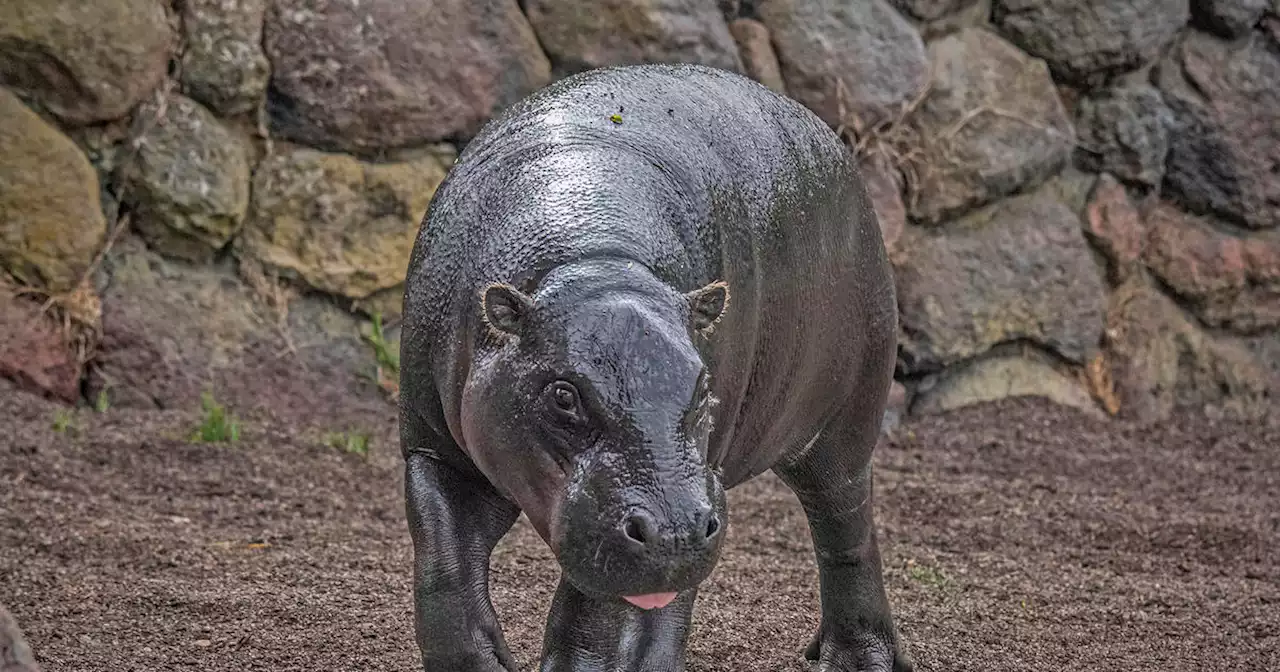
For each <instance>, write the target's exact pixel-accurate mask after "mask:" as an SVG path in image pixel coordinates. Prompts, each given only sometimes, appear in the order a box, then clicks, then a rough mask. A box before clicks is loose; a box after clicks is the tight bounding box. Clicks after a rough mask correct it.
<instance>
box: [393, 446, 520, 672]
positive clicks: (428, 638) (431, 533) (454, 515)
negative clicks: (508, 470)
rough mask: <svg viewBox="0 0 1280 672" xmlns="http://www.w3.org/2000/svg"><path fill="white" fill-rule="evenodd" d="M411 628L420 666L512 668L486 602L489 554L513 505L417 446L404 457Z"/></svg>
mask: <svg viewBox="0 0 1280 672" xmlns="http://www.w3.org/2000/svg"><path fill="white" fill-rule="evenodd" d="M405 496H406V501H407V505H408V506H407V509H408V517H409V529H410V533H411V535H412V537H413V554H414V563H413V567H414V582H413V583H414V585H413V597H414V630H415V632H416V634H417V639H418V647H419V649H420V651H421V653H422V664H423V667H424V668H425V670H426V672H516V670H518V669H519V668H518V667H517V666H516V664H515V661H514V660H513V659H512V657H511V652H510V651H509V650H508V648H507V644H506V641H505V640H504V639H503V637H502V629H501V627H500V626H499V625H498V618H497V614H496V613H495V612H494V610H493V604H492V603H491V602H490V601H489V556H490V554H491V553H492V552H493V547H494V546H495V545H496V544H497V543H498V540H499V539H501V538H502V535H504V534H506V533H507V531H508V530H510V529H511V526H512V525H513V524H515V521H516V518H517V517H519V515H520V511H519V509H517V508H516V507H515V506H514V505H512V504H510V503H508V502H507V501H506V500H505V499H502V498H501V497H500V496H499V495H498V494H497V492H495V491H494V490H493V488H492V487H491V486H490V485H489V484H488V483H486V482H484V481H482V480H478V479H468V478H465V477H464V476H463V475H462V474H460V473H458V472H457V471H455V470H454V469H452V468H451V467H448V466H446V465H444V464H443V463H441V462H439V461H437V460H435V459H432V458H431V457H428V456H427V455H424V454H422V453H415V452H410V453H409V454H408V456H407V457H406V460H405Z"/></svg>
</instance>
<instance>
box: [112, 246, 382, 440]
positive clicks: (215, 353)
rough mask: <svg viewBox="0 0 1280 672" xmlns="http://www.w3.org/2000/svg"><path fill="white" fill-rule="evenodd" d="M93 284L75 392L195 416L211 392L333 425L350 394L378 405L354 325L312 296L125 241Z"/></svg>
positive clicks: (231, 267) (226, 264) (223, 265)
mask: <svg viewBox="0 0 1280 672" xmlns="http://www.w3.org/2000/svg"><path fill="white" fill-rule="evenodd" d="M251 280H252V281H251ZM100 284H101V286H102V297H103V307H102V312H103V314H102V342H101V344H100V346H99V349H98V354H97V356H96V357H95V360H94V362H93V364H92V366H91V369H90V372H89V378H88V381H87V392H88V395H89V398H90V399H96V398H97V395H98V394H99V393H102V392H105V394H106V396H107V398H108V400H109V402H110V404H111V407H112V408H164V409H173V408H196V407H198V405H199V403H200V396H201V393H203V392H205V391H213V392H214V393H215V394H216V395H217V397H218V401H219V402H223V403H226V404H227V405H228V406H231V407H234V408H240V409H248V408H253V409H260V408H270V409H271V410H272V411H273V412H283V411H285V410H287V409H288V408H289V407H298V406H309V407H314V408H315V409H316V411H317V412H318V413H331V414H334V415H335V416H336V415H337V414H341V413H345V412H346V411H344V410H343V409H354V408H356V407H359V406H360V403H361V402H360V398H361V397H360V396H359V395H352V394H350V392H351V391H356V390H362V389H366V388H367V389H368V391H369V392H370V393H371V394H372V396H373V397H375V398H376V397H377V396H378V393H377V392H376V390H375V389H374V388H373V387H372V386H371V385H369V384H367V383H365V382H363V378H362V377H361V374H365V373H368V372H370V371H371V369H372V364H373V354H372V352H371V351H370V350H369V348H368V346H367V345H366V344H365V343H363V342H362V340H361V330H360V320H359V319H357V318H356V317H355V316H353V315H351V314H349V313H347V312H346V311H344V310H343V309H342V308H341V307H340V306H338V305H335V304H334V302H332V301H329V300H327V299H325V298H324V297H318V296H305V297H303V296H296V295H295V293H293V292H289V291H287V290H286V289H284V287H282V286H281V285H280V284H279V283H278V282H276V281H273V280H272V279H271V278H270V277H268V276H265V275H262V274H261V273H260V269H257V268H253V269H252V272H249V269H246V268H244V267H242V268H241V272H240V273H239V274H238V273H237V272H236V270H235V264H234V263H232V262H231V261H230V260H222V261H220V262H218V263H216V264H199V265H192V264H189V263H187V262H184V261H181V260H175V259H168V258H165V257H161V256H160V255H158V254H156V253H155V252H154V251H152V250H150V249H147V247H146V246H145V245H144V244H143V242H142V241H141V240H140V239H138V238H135V237H132V236H125V237H123V238H121V239H120V241H119V242H118V243H117V244H116V245H115V246H114V247H113V248H112V250H111V252H110V254H109V255H108V256H107V259H106V260H105V262H104V267H103V270H102V273H101V277H100ZM264 390H266V391H269V395H270V397H271V398H270V399H269V400H264V398H263V394H264ZM344 391H346V392H347V393H346V394H343V393H342V392H344Z"/></svg>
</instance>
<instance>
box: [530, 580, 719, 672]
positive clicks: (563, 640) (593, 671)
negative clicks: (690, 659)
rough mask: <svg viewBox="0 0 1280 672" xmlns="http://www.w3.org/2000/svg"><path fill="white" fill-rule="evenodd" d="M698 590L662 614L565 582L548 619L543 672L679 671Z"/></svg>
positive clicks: (691, 591)
mask: <svg viewBox="0 0 1280 672" xmlns="http://www.w3.org/2000/svg"><path fill="white" fill-rule="evenodd" d="M696 598H697V589H696V588H693V589H689V590H686V591H684V592H682V593H680V594H679V596H677V597H676V599H675V600H674V601H673V602H672V603H671V604H668V605H667V606H665V607H663V608H661V609H654V610H651V611H643V610H641V609H639V608H636V607H633V606H631V605H630V604H627V603H626V602H623V601H622V600H620V599H617V598H612V599H598V598H594V597H590V596H588V595H585V594H583V593H582V592H581V591H579V590H578V589H577V588H574V587H573V585H572V584H570V583H569V582H568V581H566V580H564V579H563V578H562V579H561V580H560V587H559V588H558V589H557V590H556V597H555V600H554V601H553V602H552V605H551V612H550V615H549V617H548V619H547V630H546V637H545V639H544V642H543V653H542V667H541V668H540V672H615V671H617V670H626V671H627V672H680V671H681V670H683V669H684V651H685V644H686V642H687V641H688V637H689V622H690V619H691V618H692V616H693V603H694V600H695V599H696Z"/></svg>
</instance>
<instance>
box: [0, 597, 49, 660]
mask: <svg viewBox="0 0 1280 672" xmlns="http://www.w3.org/2000/svg"><path fill="white" fill-rule="evenodd" d="M0 672H40V666H39V665H37V664H36V657H35V656H34V655H33V654H32V653H31V647H30V646H28V645H27V640H26V638H25V637H23V636H22V629H21V628H19V627H18V621H17V619H15V618H14V617H13V614H10V613H9V610H8V609H5V608H4V605H2V604H0Z"/></svg>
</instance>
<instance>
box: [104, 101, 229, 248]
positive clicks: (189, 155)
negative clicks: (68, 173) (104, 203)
mask: <svg viewBox="0 0 1280 672" xmlns="http://www.w3.org/2000/svg"><path fill="white" fill-rule="evenodd" d="M138 126H139V127H140V128H139V129H138V133H139V135H138V136H137V138H136V140H135V143H136V145H137V155H136V156H137V158H136V161H135V162H134V164H133V165H132V166H130V167H129V168H128V169H127V170H128V175H129V179H128V185H129V189H128V191H127V196H128V199H129V202H130V204H131V205H132V206H133V208H134V216H133V220H132V222H133V225H134V227H135V228H136V229H137V231H138V232H139V233H141V234H142V235H143V237H145V238H146V239H147V242H148V243H150V244H151V246H152V247H154V248H156V249H157V250H159V251H160V252H162V253H164V254H168V255H171V256H175V257H179V258H182V259H188V260H190V261H209V260H210V259H212V258H213V255H214V253H215V252H217V251H218V250H220V249H222V248H223V247H224V246H225V245H226V244H227V242H229V241H230V240H231V238H232V237H233V236H234V235H235V234H236V232H238V231H239V230H240V226H241V224H243V222H244V216H245V211H246V210H247V209H248V206H249V160H248V157H247V153H246V151H245V146H244V144H243V142H242V141H241V139H240V138H238V137H236V136H235V134H233V133H232V132H230V131H229V130H227V129H226V128H225V127H224V126H223V125H222V123H221V122H219V121H218V119H217V118H216V117H214V116H213V114H212V113H211V112H209V111H208V110H206V109H205V108H204V107H202V106H201V105H200V104H199V103H197V102H195V101H193V100H190V99H188V98H184V97H182V96H179V95H171V96H169V98H168V99H167V100H165V101H164V102H163V103H161V104H159V105H152V104H150V103H148V104H147V105H144V106H143V107H142V109H141V111H140V114H139V115H138Z"/></svg>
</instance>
